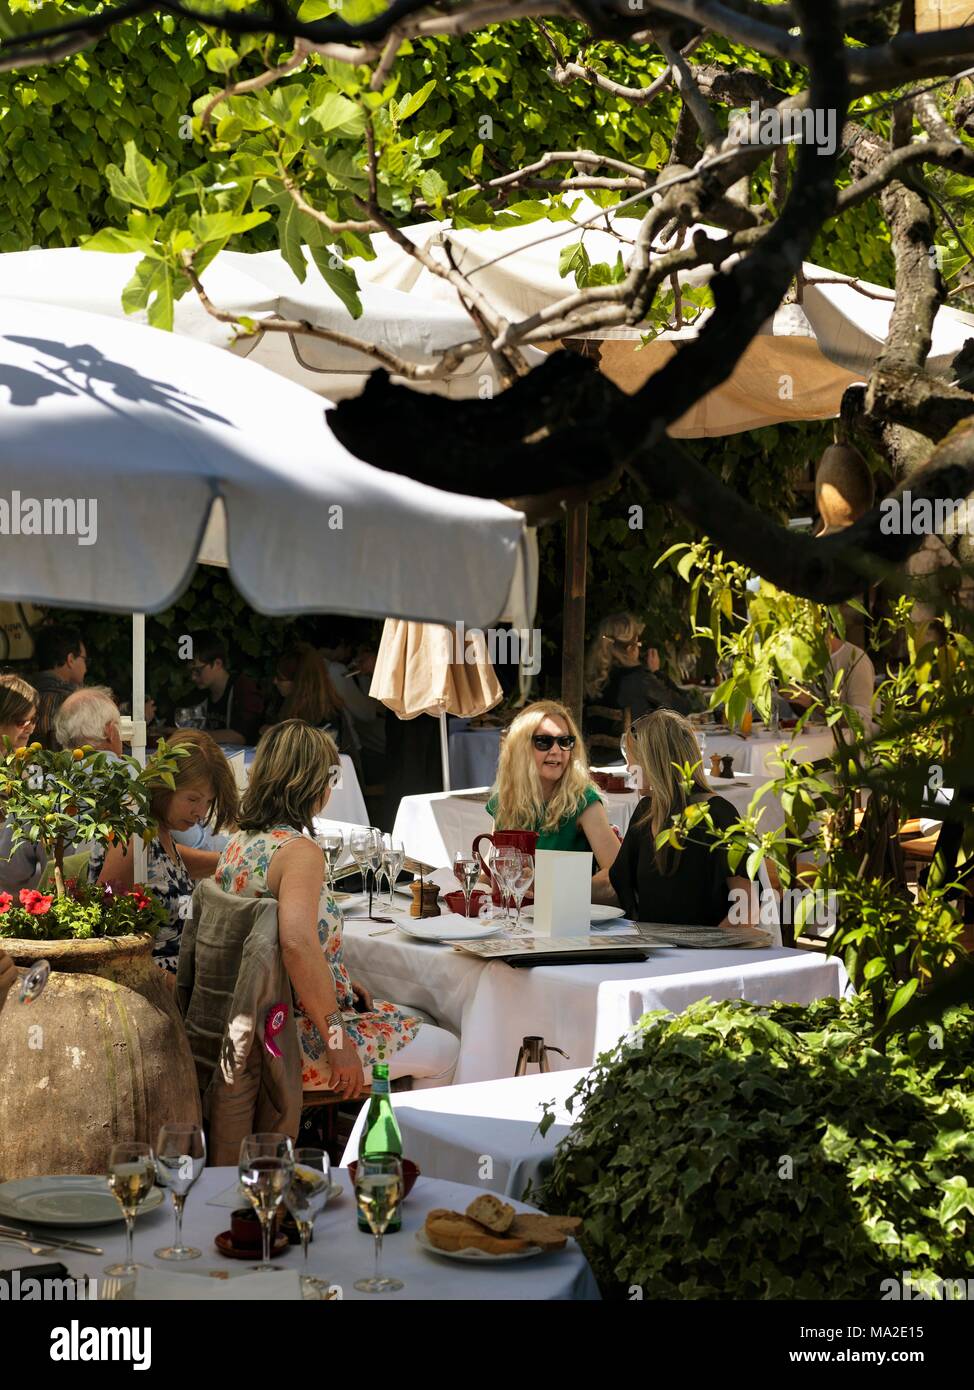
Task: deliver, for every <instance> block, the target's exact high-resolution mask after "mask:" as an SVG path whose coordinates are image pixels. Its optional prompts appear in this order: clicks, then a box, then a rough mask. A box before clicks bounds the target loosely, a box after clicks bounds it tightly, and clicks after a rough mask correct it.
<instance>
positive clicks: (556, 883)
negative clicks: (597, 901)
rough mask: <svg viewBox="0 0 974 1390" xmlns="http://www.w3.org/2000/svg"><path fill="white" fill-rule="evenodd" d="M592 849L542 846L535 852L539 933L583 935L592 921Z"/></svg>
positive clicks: (562, 935)
mask: <svg viewBox="0 0 974 1390" xmlns="http://www.w3.org/2000/svg"><path fill="white" fill-rule="evenodd" d="M591 906H592V851H591V850H588V851H586V852H585V853H584V854H581V853H576V852H574V851H570V850H562V849H539V850H536V851H535V855H534V930H535V934H536V935H537V936H546V937H548V938H552V937H572V938H575V937H579V936H585V935H586V934H587V932H588V927H589V923H590V922H591V920H592V913H591Z"/></svg>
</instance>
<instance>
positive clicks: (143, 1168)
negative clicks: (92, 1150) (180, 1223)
mask: <svg viewBox="0 0 974 1390" xmlns="http://www.w3.org/2000/svg"><path fill="white" fill-rule="evenodd" d="M155 1181H156V1164H155V1159H154V1157H153V1154H152V1149H151V1147H150V1146H149V1145H148V1144H141V1143H129V1144H113V1145H112V1151H111V1154H110V1156H109V1159H108V1186H109V1187H110V1188H111V1190H112V1195H113V1196H114V1198H115V1200H116V1202H118V1205H119V1206H120V1207H121V1208H122V1215H123V1216H124V1218H125V1237H126V1242H125V1263H124V1264H121V1263H119V1264H113V1265H107V1266H106V1267H105V1273H106V1274H110V1275H112V1276H113V1277H115V1278H121V1277H124V1276H125V1275H129V1276H131V1275H134V1274H137V1273H138V1265H137V1264H136V1263H135V1261H134V1259H133V1257H132V1232H133V1229H134V1227H135V1218H136V1215H137V1213H138V1210H139V1207H140V1206H141V1205H142V1203H143V1202H144V1201H145V1199H146V1198H147V1197H148V1195H149V1193H150V1192H151V1191H152V1189H153V1187H154V1186H155Z"/></svg>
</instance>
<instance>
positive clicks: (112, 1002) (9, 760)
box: [0, 741, 199, 1179]
mask: <svg viewBox="0 0 974 1390" xmlns="http://www.w3.org/2000/svg"><path fill="white" fill-rule="evenodd" d="M5 742H6V741H5ZM179 756H181V754H180V751H179V750H178V749H169V748H167V747H166V745H165V744H164V743H161V744H160V745H159V749H158V751H157V753H156V754H155V756H154V757H153V758H151V759H150V760H149V762H148V763H147V764H146V766H145V767H142V766H140V765H139V764H138V763H137V762H136V760H135V759H133V758H116V757H114V756H113V755H110V754H108V753H104V752H97V751H95V750H93V749H91V748H87V747H86V748H75V749H66V750H64V751H59V752H53V751H51V750H47V749H44V748H42V747H41V746H40V745H39V744H30V745H28V746H23V747H20V748H13V747H10V746H9V743H8V744H7V746H6V747H5V748H4V749H2V750H0V810H2V813H3V816H4V818H5V819H6V821H7V822H8V823H9V824H10V826H11V827H12V830H13V837H12V838H13V844H14V846H15V847H16V846H17V845H18V844H21V843H23V842H25V841H26V842H28V843H31V844H36V845H37V846H39V847H40V849H42V850H43V851H44V854H45V855H46V858H47V861H48V868H47V871H46V874H45V879H44V880H42V881H41V884H40V885H39V886H38V887H30V888H23V889H21V890H19V892H18V893H16V894H15V893H9V892H8V893H3V894H0V939H2V940H3V946H4V949H5V950H7V951H8V952H9V953H10V955H11V956H12V957H13V958H14V960H15V961H16V962H17V964H18V965H23V966H30V965H32V964H34V963H35V962H36V961H38V960H40V959H46V960H48V961H49V962H50V965H51V975H50V978H49V981H48V984H47V987H46V989H45V990H44V993H43V994H42V996H41V997H40V999H38V1000H37V1001H36V1002H34V1003H32V1004H30V1005H28V1006H19V1007H18V1006H17V1005H16V1004H14V1005H13V1006H11V1007H8V1008H7V1009H6V1010H4V1013H3V1015H0V1179H6V1178H12V1177H29V1176H33V1175H35V1174H38V1173H58V1172H81V1173H90V1172H99V1171H102V1170H103V1169H104V1167H105V1164H106V1162H107V1158H108V1153H109V1150H110V1148H111V1145H112V1144H113V1143H115V1142H117V1141H124V1140H126V1139H141V1140H145V1141H149V1142H151V1141H152V1140H154V1139H155V1136H156V1133H157V1131H158V1128H159V1125H160V1124H161V1123H163V1122H164V1121H165V1120H183V1119H185V1120H192V1121H198V1119H199V1097H198V1090H197V1085H196V1075H195V1068H194V1066H193V1061H192V1057H191V1054H190V1051H189V1046H188V1044H187V1042H186V1037H185V1033H184V1032H183V1028H182V1023H181V1020H180V1018H179V1014H178V1011H177V1010H176V1007H175V1003H174V1000H173V996H172V992H171V990H170V988H169V986H168V984H167V982H166V980H165V977H164V976H163V973H162V971H160V970H159V969H158V967H157V966H156V965H154V963H153V961H152V954H151V953H152V943H153V939H154V937H155V934H156V931H157V929H158V926H159V924H160V922H161V921H162V919H163V917H164V909H163V908H162V905H161V904H160V903H159V901H158V900H157V899H156V897H155V895H154V894H153V893H152V891H151V890H150V889H148V888H147V887H146V886H145V885H143V884H136V885H135V887H134V888H133V889H131V890H121V889H115V888H113V886H112V885H97V884H91V883H89V882H88V877H87V872H86V864H85V861H86V858H87V855H86V854H77V853H75V854H72V850H73V849H74V848H75V847H77V846H80V845H87V846H89V847H90V846H92V845H109V844H113V843H120V844H128V843H129V842H131V841H132V840H133V839H135V838H136V837H141V838H143V839H144V840H146V841H148V840H149V839H151V837H152V835H153V834H154V831H155V826H154V823H153V821H152V817H151V811H150V803H151V797H152V794H153V792H154V791H155V790H157V789H158V788H159V786H160V785H162V786H168V787H170V788H172V787H174V786H175V782H174V777H173V773H174V771H175V769H176V767H177V766H178V758H179ZM72 868H75V869H76V870H78V871H77V872H74V873H73V872H72ZM45 880H47V881H45Z"/></svg>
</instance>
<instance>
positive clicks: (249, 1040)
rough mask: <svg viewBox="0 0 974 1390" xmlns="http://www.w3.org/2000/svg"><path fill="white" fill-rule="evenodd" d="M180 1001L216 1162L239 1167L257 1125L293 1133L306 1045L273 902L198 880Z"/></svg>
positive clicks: (185, 940) (185, 938)
mask: <svg viewBox="0 0 974 1390" xmlns="http://www.w3.org/2000/svg"><path fill="white" fill-rule="evenodd" d="M176 1000H177V1004H178V1006H179V1009H180V1012H181V1013H182V1015H183V1021H184V1023H185V1026H186V1034H187V1037H188V1038H189V1045H190V1050H191V1051H192V1053H193V1060H194V1061H195V1063H196V1074H197V1080H198V1082H199V1087H200V1094H201V1097H202V1102H203V1115H204V1118H205V1119H206V1120H207V1126H208V1135H209V1153H210V1162H211V1163H213V1164H233V1163H236V1161H237V1154H238V1152H239V1148H240V1141H241V1140H242V1139H244V1138H245V1137H246V1136H247V1135H248V1134H252V1133H254V1132H256V1131H263V1130H271V1131H275V1132H278V1133H284V1134H290V1135H291V1137H292V1138H296V1137H297V1133H298V1128H299V1125H300V1115H301V1049H300V1044H299V1042H298V1034H297V1025H296V1022H295V1018H294V1001H293V998H292V994H291V987H290V981H289V979H288V975H287V971H286V969H285V967H284V961H283V958H282V956H281V950H280V942H279V938H278V931H277V903H276V901H275V899H273V898H244V897H238V896H236V895H235V894H232V893H225V892H224V891H223V890H222V889H221V888H219V887H218V886H217V884H216V882H215V881H214V880H213V879H205V880H203V881H202V882H201V883H199V884H198V885H197V888H196V891H195V892H194V894H193V916H192V919H191V920H190V921H189V922H187V923H186V925H185V927H184V929H183V935H182V940H181V943H180V952H179V967H178V973H177V978H176ZM281 1005H285V1006H286V1014H287V1017H286V1020H285V1021H284V1024H283V1027H281V1028H280V1029H279V1030H278V1031H274V1025H273V1024H272V1023H271V1021H270V1020H271V1019H272V1017H274V1016H275V1015H276V1021H277V1022H279V1021H280V1017H281V1015H282V1013H283V1012H284V1011H283V1010H282V1009H281V1008H280V1006H281ZM272 1049H273V1050H272ZM275 1050H276V1052H277V1053H278V1054H279V1055H275Z"/></svg>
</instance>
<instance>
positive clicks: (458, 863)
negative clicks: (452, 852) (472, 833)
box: [453, 849, 480, 917]
mask: <svg viewBox="0 0 974 1390" xmlns="http://www.w3.org/2000/svg"><path fill="white" fill-rule="evenodd" d="M453 872H454V874H455V875H456V876H457V878H458V879H459V881H460V884H461V886H462V887H463V901H464V908H463V915H464V916H465V917H469V916H470V895H471V893H472V892H473V890H474V888H475V887H476V886H477V879H478V878H479V877H480V864H479V863H478V862H477V860H476V859H474V857H473V855H472V854H464V852H463V850H462V849H459V850H457V853H456V858H455V859H454V861H453Z"/></svg>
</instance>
